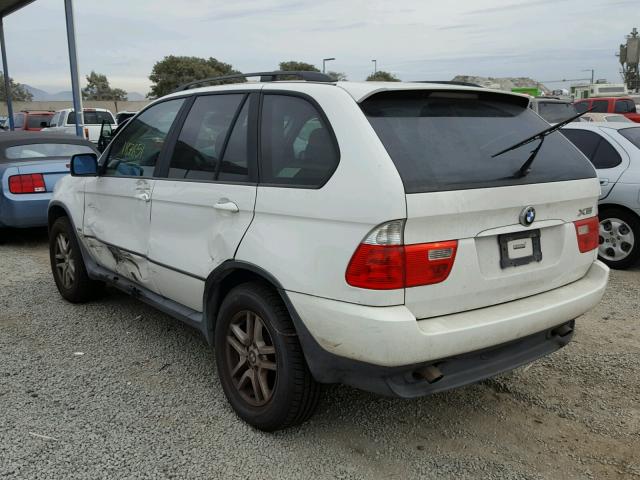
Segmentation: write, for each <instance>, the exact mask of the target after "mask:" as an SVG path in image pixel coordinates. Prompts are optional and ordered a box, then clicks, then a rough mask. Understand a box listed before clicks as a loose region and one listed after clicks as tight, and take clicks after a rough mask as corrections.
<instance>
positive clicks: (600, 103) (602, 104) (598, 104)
mask: <svg viewBox="0 0 640 480" xmlns="http://www.w3.org/2000/svg"><path fill="white" fill-rule="evenodd" d="M591 107H592V108H593V110H591V111H592V112H595V113H607V112H608V111H609V100H594V101H593V103H592V104H591Z"/></svg>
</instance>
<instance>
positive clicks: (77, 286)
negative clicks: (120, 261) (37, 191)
mask: <svg viewBox="0 0 640 480" xmlns="http://www.w3.org/2000/svg"><path fill="white" fill-rule="evenodd" d="M49 258H50V260H51V273H52V274H53V279H54V280H55V282H56V286H57V287H58V291H59V292H60V295H62V297H63V298H64V299H66V300H68V301H69V302H72V303H83V302H86V301H89V300H92V299H94V298H96V297H97V296H98V294H99V293H100V292H101V291H102V290H103V288H104V284H103V283H102V282H98V281H95V280H91V279H90V278H89V275H88V274H87V269H86V268H85V265H84V261H83V259H82V253H81V251H80V245H79V244H78V240H77V239H76V236H75V233H74V231H73V228H72V226H71V222H70V221H69V219H68V218H67V217H60V218H58V219H57V220H56V221H55V223H54V224H53V226H52V227H51V230H50V231H49Z"/></svg>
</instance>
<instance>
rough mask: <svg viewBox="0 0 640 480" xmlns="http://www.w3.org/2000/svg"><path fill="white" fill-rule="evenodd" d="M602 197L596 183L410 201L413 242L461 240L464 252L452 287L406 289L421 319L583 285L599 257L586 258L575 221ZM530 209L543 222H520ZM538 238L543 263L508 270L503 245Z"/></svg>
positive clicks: (408, 229) (408, 236) (409, 238)
mask: <svg viewBox="0 0 640 480" xmlns="http://www.w3.org/2000/svg"><path fill="white" fill-rule="evenodd" d="M599 193H600V188H599V184H598V182H597V181H596V180H595V179H584V180H574V181H567V182H554V183H539V184H532V185H520V186H509V187H502V188H492V189H473V190H463V191H449V192H432V193H420V194H408V195H407V217H408V218H407V222H406V226H405V243H406V244H408V245H409V244H415V243H425V242H436V241H444V240H458V250H457V253H456V258H455V262H454V265H453V269H452V271H451V273H450V275H449V277H448V278H447V279H446V280H445V281H444V282H442V283H439V284H434V285H427V286H419V287H412V288H407V289H406V290H405V301H406V305H407V307H408V308H409V309H410V310H411V312H412V313H413V314H414V315H415V316H416V318H418V319H421V318H428V317H434V316H439V315H446V314H450V313H456V312H461V311H465V310H472V309H476V308H481V307H486V306H489V305H495V304H499V303H504V302H508V301H511V300H515V299H518V298H523V297H527V296H531V295H535V294H537V293H541V292H544V291H547V290H551V289H554V288H557V287H560V286H562V285H566V284H568V283H571V282H573V281H575V280H578V279H579V278H581V277H582V276H584V275H585V273H586V272H587V270H588V269H589V267H590V266H591V264H592V263H593V261H594V260H595V258H596V254H597V250H593V251H591V252H588V253H580V252H579V250H578V243H577V238H576V229H575V226H574V224H573V222H574V221H576V220H582V219H585V218H588V217H592V216H594V215H596V213H597V199H598V195H599ZM528 206H531V207H533V208H534V209H535V211H536V217H535V221H534V222H533V224H532V225H531V226H529V227H525V226H523V225H522V224H520V222H519V218H520V214H521V213H522V212H523V210H524V209H525V207H528ZM534 231H538V232H539V246H540V253H541V258H540V259H539V260H538V258H536V259H532V260H531V261H529V262H527V263H524V264H521V265H518V266H504V265H501V257H504V254H502V253H501V244H500V238H501V237H502V238H503V243H505V241H507V240H509V239H511V238H515V237H517V236H518V234H520V233H521V232H525V235H527V234H530V233H531V232H534ZM514 234H515V235H514ZM509 235H510V236H509ZM507 255H510V254H507Z"/></svg>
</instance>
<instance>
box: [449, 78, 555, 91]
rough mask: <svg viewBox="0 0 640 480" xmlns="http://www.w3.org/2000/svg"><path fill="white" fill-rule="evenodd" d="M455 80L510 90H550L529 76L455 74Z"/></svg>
mask: <svg viewBox="0 0 640 480" xmlns="http://www.w3.org/2000/svg"><path fill="white" fill-rule="evenodd" d="M453 80H454V81H456V82H469V83H477V84H478V85H481V86H483V87H488V88H496V89H499V90H506V91H508V92H510V91H511V89H512V88H516V87H538V88H539V89H540V90H542V91H543V92H549V91H550V90H549V89H548V88H547V87H546V86H545V85H543V84H542V83H540V82H537V81H535V80H534V79H533V78H529V77H503V78H496V77H476V76H473V75H456V76H455V77H453Z"/></svg>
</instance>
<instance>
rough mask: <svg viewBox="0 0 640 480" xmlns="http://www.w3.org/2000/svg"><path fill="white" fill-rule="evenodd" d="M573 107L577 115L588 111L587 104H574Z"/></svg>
mask: <svg viewBox="0 0 640 480" xmlns="http://www.w3.org/2000/svg"><path fill="white" fill-rule="evenodd" d="M574 105H575V107H576V111H577V112H578V113H584V112H586V111H587V110H589V102H576V103H574Z"/></svg>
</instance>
